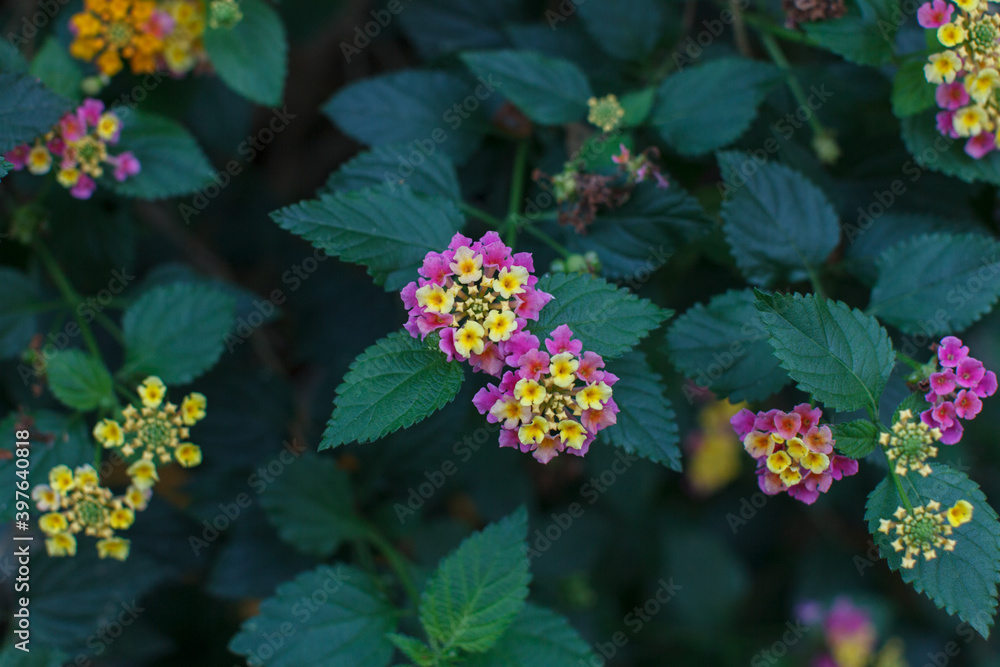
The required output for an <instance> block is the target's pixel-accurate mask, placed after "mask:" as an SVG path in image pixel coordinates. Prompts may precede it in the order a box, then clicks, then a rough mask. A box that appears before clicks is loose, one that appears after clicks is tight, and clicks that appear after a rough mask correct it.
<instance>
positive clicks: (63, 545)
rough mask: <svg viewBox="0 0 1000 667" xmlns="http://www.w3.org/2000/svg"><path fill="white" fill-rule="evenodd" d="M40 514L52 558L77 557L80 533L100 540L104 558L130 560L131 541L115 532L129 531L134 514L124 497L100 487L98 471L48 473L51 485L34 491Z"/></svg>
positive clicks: (60, 468)
mask: <svg viewBox="0 0 1000 667" xmlns="http://www.w3.org/2000/svg"><path fill="white" fill-rule="evenodd" d="M32 498H34V499H35V503H36V506H37V507H38V509H39V510H41V511H43V512H46V513H45V514H42V516H41V517H40V518H39V520H38V526H39V528H41V529H42V532H43V533H45V535H46V540H45V548H46V551H47V552H48V554H49V555H50V556H75V555H76V550H77V543H76V536H77V535H79V534H80V533H83V534H84V535H89V536H93V537H97V538H100V539H99V541H98V542H97V552H98V556H100V557H101V558H107V557H111V558H117V559H118V560H125V559H126V558H127V557H128V552H129V541H128V540H125V539H123V538H120V537H118V536H117V535H116V534H115V531H118V530H125V529H127V528H129V527H130V526H131V525H132V523H133V522H134V521H135V512H134V510H133V508H132V507H130V506H129V505H128V504H127V503H126V501H125V499H124V498H123V497H115V496H114V495H113V494H112V493H111V490H110V489H108V488H105V487H103V486H101V485H100V480H99V478H98V475H97V471H96V470H95V469H94V468H93V466H90V465H83V466H80V467H78V468H76V469H75V470H73V471H71V470H70V469H69V467H68V466H64V465H60V466H56V467H55V468H53V469H52V470H50V471H49V483H48V484H47V485H39V486H37V487H36V488H35V489H34V490H33V491H32Z"/></svg>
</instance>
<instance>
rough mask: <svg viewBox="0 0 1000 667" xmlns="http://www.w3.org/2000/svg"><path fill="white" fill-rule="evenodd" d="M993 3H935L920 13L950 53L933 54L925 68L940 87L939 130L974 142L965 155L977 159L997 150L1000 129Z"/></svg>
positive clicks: (998, 29) (999, 22) (999, 62)
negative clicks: (989, 5)
mask: <svg viewBox="0 0 1000 667" xmlns="http://www.w3.org/2000/svg"><path fill="white" fill-rule="evenodd" d="M988 4H989V3H988V1H987V0H955V4H954V5H953V4H950V3H949V2H946V1H945V0H933V1H932V2H927V3H925V4H923V5H922V6H921V7H920V9H919V10H918V11H917V21H918V22H919V23H920V25H921V26H922V27H924V28H927V29H929V30H935V31H936V36H937V40H938V42H940V43H941V45H942V46H944V47H945V49H946V50H944V51H941V52H939V53H932V54H931V55H930V57H929V58H928V61H927V64H926V65H925V66H924V77H925V78H926V79H927V81H928V82H930V83H933V84H937V86H938V89H937V93H936V96H935V97H936V100H937V104H938V107H940V108H941V109H942V111H940V112H939V113H938V114H937V128H938V131H939V132H941V134H944V135H946V136H949V137H952V138H954V139H958V138H961V137H965V138H968V141H966V144H965V152H966V153H967V154H968V155H969V156H971V157H973V158H976V159H979V158H982V157H984V156H985V155H987V154H988V153H990V152H991V151H992V150H993V149H995V148H997V134H998V127H1000V99H998V96H997V93H998V91H1000V73H998V71H997V70H998V68H1000V46H998V38H1000V16H997V15H996V14H994V13H993V12H992V11H990V9H989V7H988ZM956 9H957V10H958V11H957V12H956Z"/></svg>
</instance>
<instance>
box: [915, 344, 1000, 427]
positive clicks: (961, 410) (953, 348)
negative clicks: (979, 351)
mask: <svg viewBox="0 0 1000 667" xmlns="http://www.w3.org/2000/svg"><path fill="white" fill-rule="evenodd" d="M937 362H938V363H940V365H941V370H940V371H938V372H935V373H932V374H931V376H930V390H929V391H928V392H927V395H926V399H927V401H928V402H929V403H932V404H933V405H932V407H931V408H928V409H927V410H924V411H923V412H922V413H920V419H921V421H923V422H924V423H925V424H927V425H928V426H929V427H931V428H936V429H940V431H941V438H940V439H941V442H942V443H944V444H946V445H954V444H955V443H956V442H958V441H959V440H961V439H962V432H963V430H964V429H963V426H962V423H961V422H960V421H959V419H967V420H971V419H974V418H975V417H976V415H978V414H979V411H980V410H982V408H983V402H982V400H981V399H983V398H986V397H987V396H992V395H993V394H994V393H996V390H997V376H996V373H994V372H993V371H988V370H986V368H985V367H984V366H983V362H981V361H979V360H978V359H975V358H973V357H970V356H969V348H968V347H966V346H965V345H963V344H962V341H961V339H959V338H956V337H955V336H946V337H944V338H942V339H941V343H940V345H939V346H938V349H937Z"/></svg>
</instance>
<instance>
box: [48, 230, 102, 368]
mask: <svg viewBox="0 0 1000 667" xmlns="http://www.w3.org/2000/svg"><path fill="white" fill-rule="evenodd" d="M35 251H36V252H37V253H38V257H39V258H40V259H41V260H42V264H44V265H45V269H46V270H47V271H48V272H49V275H50V276H51V277H52V282H54V283H55V284H56V287H57V288H58V289H59V293H60V294H62V296H63V298H64V299H65V300H66V301H67V302H68V303H69V305H70V306H71V307H72V309H73V317H74V319H76V323H77V325H79V327H80V334H81V335H82V336H83V341H84V343H86V345H87V349H88V350H90V353H91V354H92V355H93V356H94V358H96V359H97V360H99V361H100V362H101V363H104V360H103V358H102V357H101V351H100V349H99V348H98V347H97V339H95V338H94V332H93V331H91V330H90V325H89V324H87V322H86V321H85V320H84V319H83V316H82V315H80V313H79V312H77V306H78V305H79V304H80V303H82V302H83V299H82V298H81V297H80V295H79V294H77V293H76V290H75V289H73V285H71V284H70V282H69V279H68V278H67V277H66V274H65V273H63V271H62V269H60V268H59V264H58V262H56V259H55V257H53V256H52V253H50V252H49V249H48V248H46V247H45V246H44V245H43V244H42V243H41V241H37V242H36V243H35Z"/></svg>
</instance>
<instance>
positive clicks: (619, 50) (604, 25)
mask: <svg viewBox="0 0 1000 667" xmlns="http://www.w3.org/2000/svg"><path fill="white" fill-rule="evenodd" d="M579 8H580V9H579V11H580V19H581V20H582V21H583V27H584V28H585V29H586V30H587V32H588V33H590V35H591V37H593V38H594V41H595V42H596V43H597V44H599V45H600V46H601V48H602V49H604V50H605V51H606V52H607V53H609V54H610V55H612V56H614V57H615V58H620V59H621V60H641V59H643V58H646V57H647V56H649V55H650V53H652V51H653V49H654V48H655V47H656V43H657V41H658V40H659V39H660V37H661V36H662V35H663V33H664V28H665V25H664V21H665V20H666V7H665V5H664V3H662V2H657V0H590V1H588V2H585V3H583V2H582V3H580V5H579Z"/></svg>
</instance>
